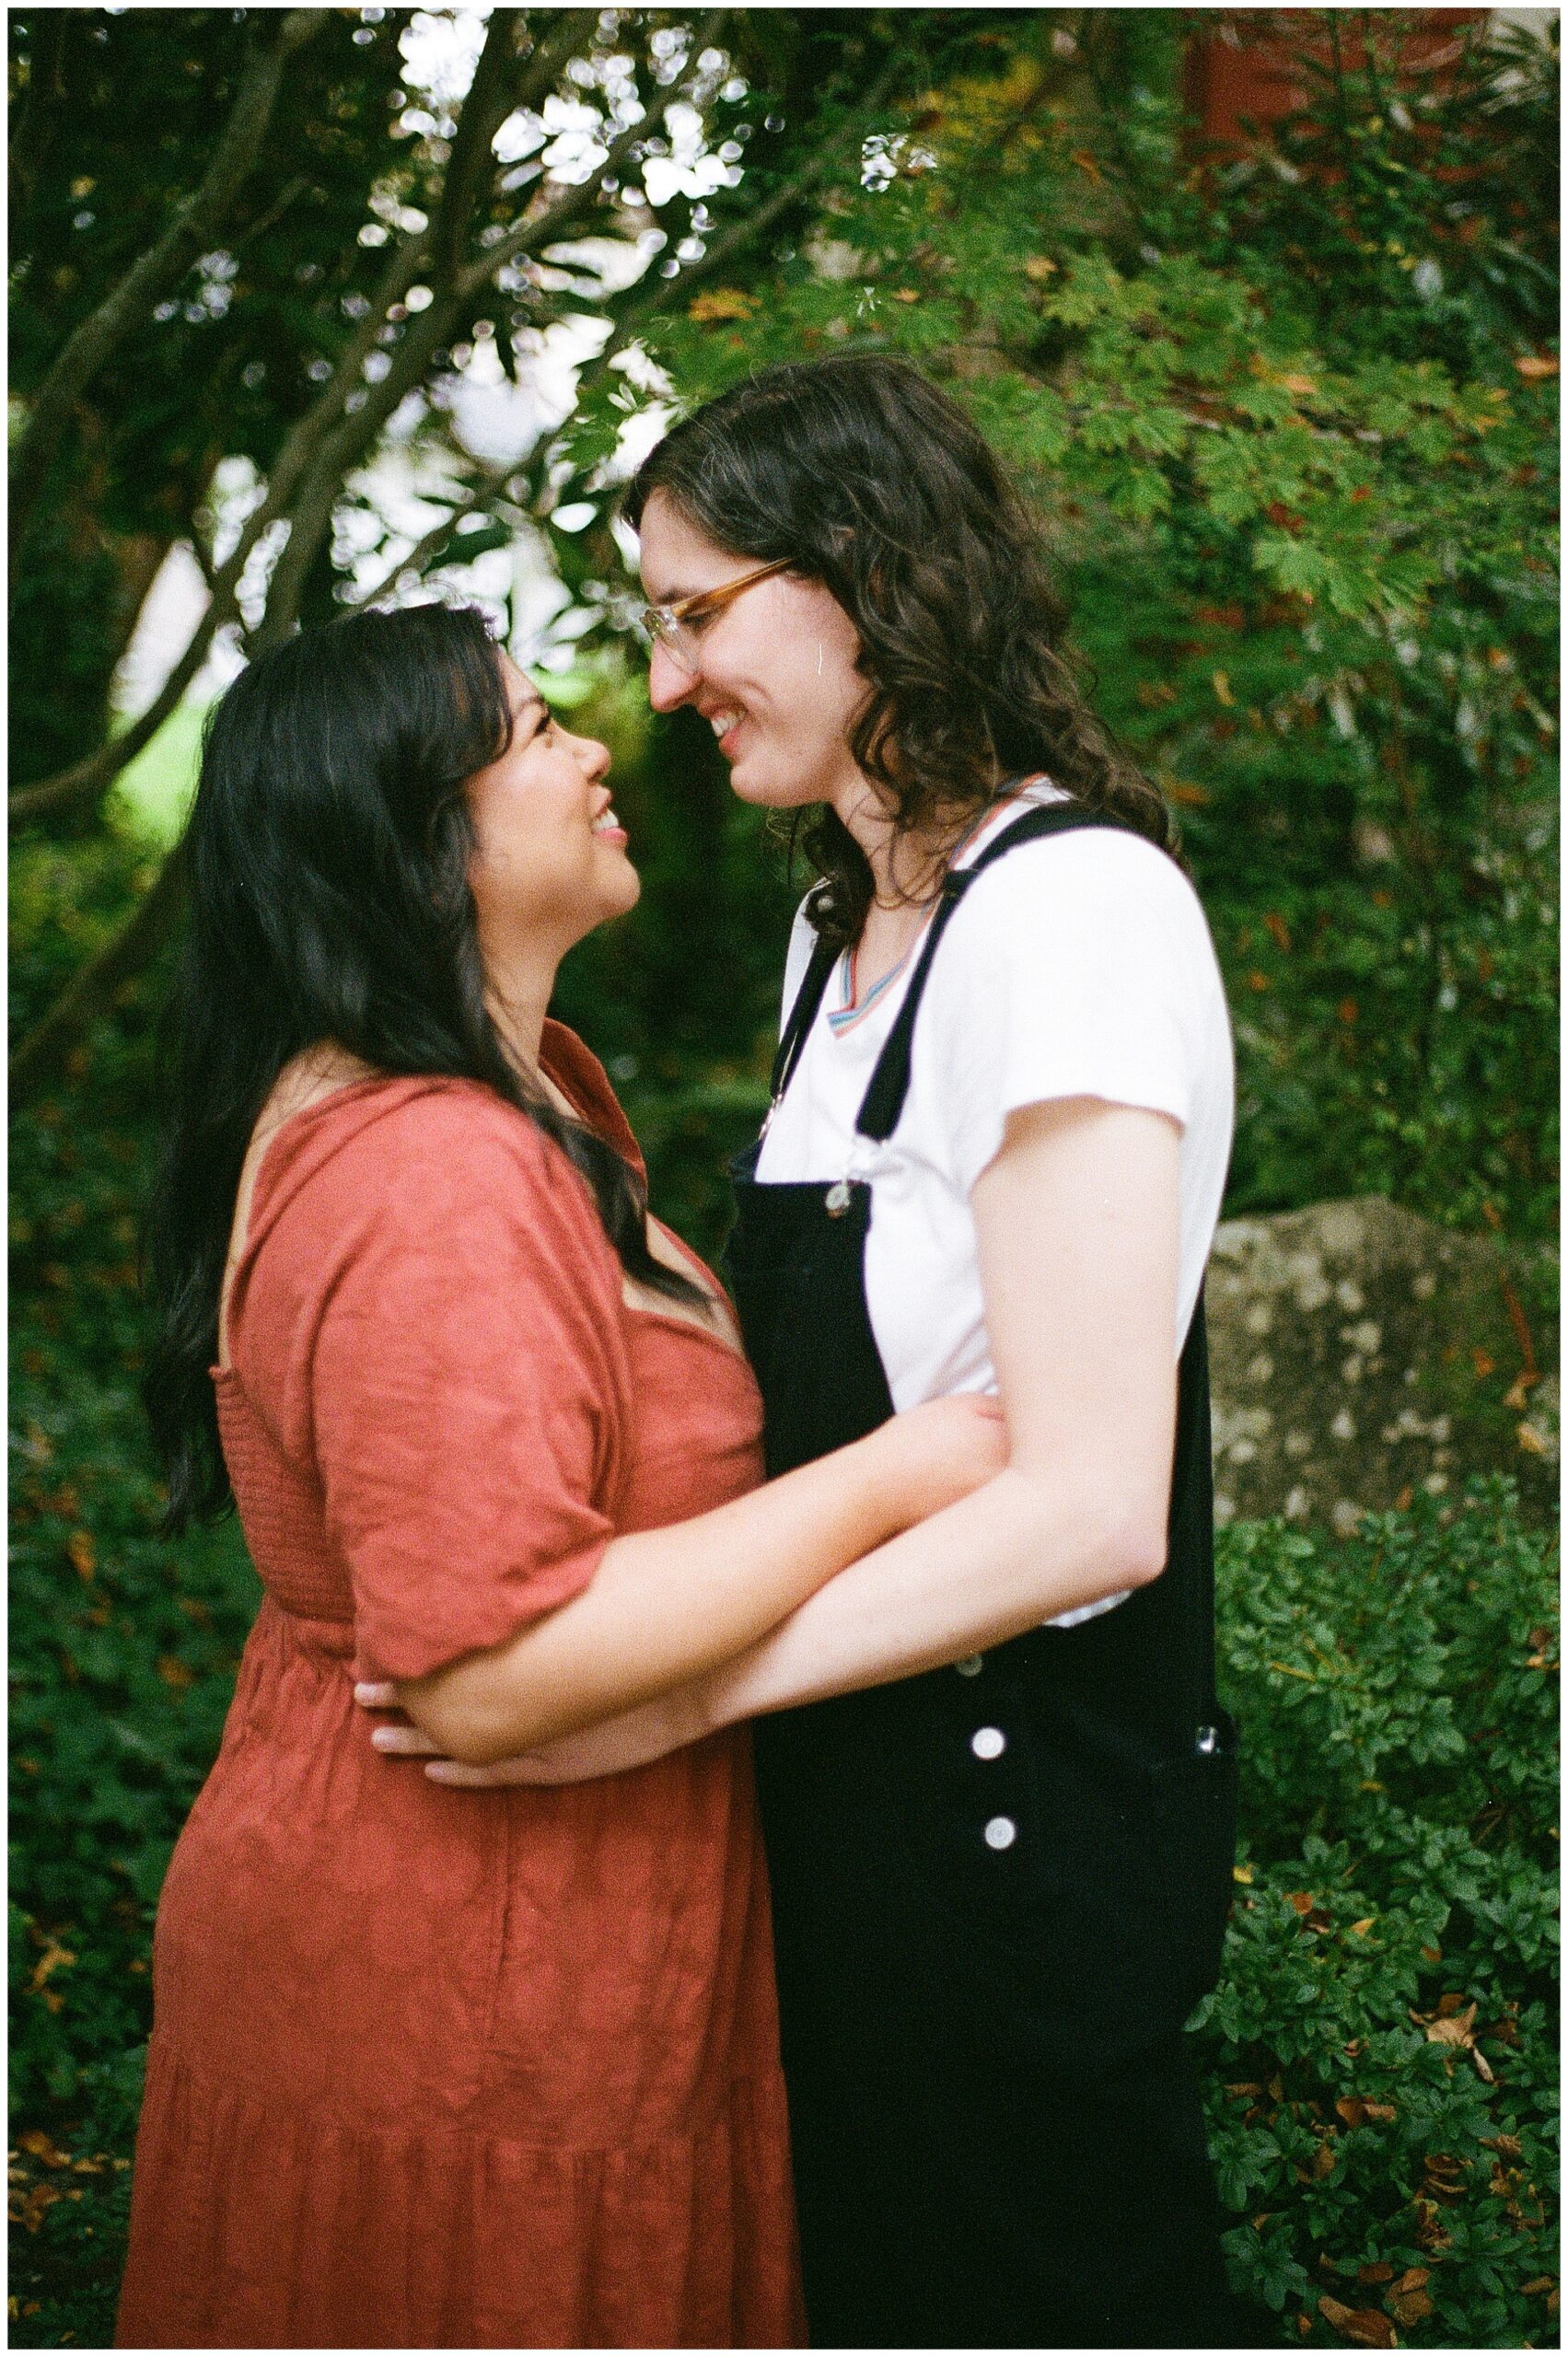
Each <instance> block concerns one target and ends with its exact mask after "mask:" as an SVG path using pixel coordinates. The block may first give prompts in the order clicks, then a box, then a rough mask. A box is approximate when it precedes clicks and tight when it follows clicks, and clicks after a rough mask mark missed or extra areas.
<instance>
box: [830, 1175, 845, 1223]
mask: <svg viewBox="0 0 1568 2357" xmlns="http://www.w3.org/2000/svg"><path fill="white" fill-rule="evenodd" d="M824 1208H825V1209H826V1211H827V1213H828V1217H829V1218H830V1219H842V1217H843V1215H844V1213H845V1212H847V1211H848V1209H849V1180H848V1179H835V1181H834V1183H833V1184H832V1186H830V1188H829V1190H828V1192H827V1197H826V1199H825V1204H824Z"/></svg>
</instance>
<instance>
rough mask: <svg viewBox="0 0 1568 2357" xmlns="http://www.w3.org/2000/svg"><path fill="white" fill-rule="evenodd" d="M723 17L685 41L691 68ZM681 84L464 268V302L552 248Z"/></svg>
mask: <svg viewBox="0 0 1568 2357" xmlns="http://www.w3.org/2000/svg"><path fill="white" fill-rule="evenodd" d="M728 14H729V11H728V10H727V9H726V8H715V9H714V11H713V13H712V14H711V15H710V16H708V17H704V19H703V23H702V24H701V25H700V26H699V27H698V29H697V30H696V32H695V33H694V34H693V35H692V38H691V51H690V52H689V53H690V56H691V62H692V63H693V64H695V62H696V60H697V59H698V58H699V57H700V56H701V55H702V53H703V50H704V49H708V48H711V47H712V46H713V43H714V41H715V40H716V39H717V38H718V35H719V34H720V33H721V32H722V31H723V30H724V27H725V22H726V17H728ZM685 78H686V77H685V75H684V74H681V75H677V76H676V77H675V78H674V79H673V80H672V81H670V82H669V83H668V84H667V85H666V87H664V88H663V89H662V90H659V91H657V92H656V94H655V96H654V97H653V98H652V99H650V100H649V103H648V108H647V111H646V113H645V114H644V116H643V117H642V119H641V121H640V122H634V123H631V124H629V125H628V127H627V128H626V130H624V131H623V132H622V133H621V135H620V137H619V138H618V139H614V140H612V141H611V142H610V148H609V151H608V153H607V154H606V156H605V158H604V161H603V163H602V164H600V165H598V167H597V168H596V169H595V170H594V172H593V173H592V174H591V175H590V177H589V178H588V179H587V180H583V181H582V182H580V183H579V185H578V186H576V187H575V188H573V189H570V190H568V192H567V193H566V194H565V195H564V196H562V197H558V198H557V199H556V201H555V203H553V204H550V205H547V206H546V207H545V209H544V211H543V212H542V213H536V214H532V215H529V216H528V218H527V219H526V220H523V221H519V222H518V224H517V226H516V228H514V229H512V230H510V231H508V233H507V235H506V236H505V238H498V239H497V240H496V242H495V244H494V246H492V247H491V248H490V250H489V251H488V252H487V253H485V254H483V255H482V256H481V258H480V260H479V261H475V262H470V265H469V267H468V269H467V270H466V271H464V272H463V273H462V276H461V278H460V279H459V287H460V290H461V294H462V297H463V300H464V301H465V302H470V301H471V300H472V298H473V296H475V295H477V294H478V293H479V291H480V289H481V288H482V286H484V285H485V284H487V282H488V281H489V280H490V279H492V278H494V275H495V273H496V272H497V271H498V270H501V269H503V268H504V267H505V264H506V263H507V262H509V261H520V260H521V259H523V258H524V257H525V256H527V255H529V254H536V253H538V252H539V251H540V250H541V248H543V247H545V246H551V245H554V244H556V243H557V242H558V241H559V239H560V238H561V236H562V233H563V231H564V230H565V229H567V228H569V227H570V226H571V225H572V223H573V222H574V221H575V220H577V219H579V218H580V216H581V215H583V214H585V213H587V211H588V210H589V209H590V208H591V207H592V206H593V205H594V204H596V203H598V192H599V183H600V181H601V180H604V179H606V178H607V177H608V176H610V175H611V174H614V173H617V172H619V170H620V168H621V165H622V164H623V163H624V161H625V160H626V157H628V156H629V155H630V154H631V152H632V150H633V147H635V146H636V145H638V143H639V142H640V141H642V140H645V139H648V138H651V137H652V135H653V134H654V133H655V132H656V130H657V129H658V126H659V124H660V123H661V122H663V121H664V118H665V116H666V115H667V114H668V111H669V109H670V108H671V107H672V106H673V105H674V103H675V101H676V99H678V98H679V97H680V95H681V93H682V90H683V87H684V85H685Z"/></svg>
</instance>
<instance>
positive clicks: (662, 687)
mask: <svg viewBox="0 0 1568 2357" xmlns="http://www.w3.org/2000/svg"><path fill="white" fill-rule="evenodd" d="M696 684H697V682H696V680H695V679H693V678H692V676H691V672H690V671H684V670H682V669H681V667H680V665H679V663H678V662H677V661H676V659H675V657H674V656H673V655H672V654H671V653H670V651H669V649H668V647H667V646H663V645H658V644H656V645H655V647H654V651H653V655H652V657H651V659H650V661H649V664H648V702H650V703H651V704H652V706H653V708H654V710H655V711H656V712H674V711H675V710H676V709H677V707H678V706H679V705H680V704H683V703H684V702H686V700H687V698H688V697H689V696H690V694H691V691H692V689H693V688H694V687H695V686H696Z"/></svg>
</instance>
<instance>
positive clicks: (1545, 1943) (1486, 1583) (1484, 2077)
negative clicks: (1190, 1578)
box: [1195, 1482, 1558, 2348]
mask: <svg viewBox="0 0 1568 2357" xmlns="http://www.w3.org/2000/svg"><path fill="white" fill-rule="evenodd" d="M1220 1588H1221V1628H1220V1652H1221V1683H1222V1688H1223V1689H1224V1690H1225V1694H1226V1698H1227V1700H1228V1701H1230V1702H1231V1704H1232V1706H1233V1708H1234V1709H1235V1710H1236V1712H1237V1715H1238V1717H1239V1718H1240V1720H1241V1723H1242V1734H1243V1797H1242V1813H1243V1831H1242V1842H1241V1850H1240V1854H1241V1857H1242V1859H1243V1861H1244V1864H1242V1865H1241V1866H1240V1868H1239V1869H1238V1872H1237V1910H1236V1912H1235V1914H1234V1916H1233V1919H1232V1925H1231V1931H1230V1936H1229V1940H1228V1943H1227V1947H1226V1956H1225V1979H1224V1980H1223V1982H1222V1984H1221V1986H1220V1988H1219V1989H1218V1991H1216V1992H1215V1993H1214V1995H1213V1996H1212V1997H1209V1998H1206V1999H1205V2000H1204V2002H1203V2003H1202V2005H1201V2006H1200V2008H1199V2011H1198V2014H1197V2015H1196V2016H1195V2022H1196V2024H1197V2025H1198V2027H1199V2032H1200V2041H1201V2045H1202V2051H1203V2056H1204V2061H1205V2065H1206V2067H1207V2068H1208V2070H1209V2071H1210V2072H1211V2073H1212V2093H1211V2101H1210V2125H1211V2134H1212V2141H1213V2149H1214V2159H1215V2164H1216V2167H1217V2170H1218V2174H1219V2181H1220V2189H1221V2193H1222V2197H1223V2199H1224V2200H1225V2203H1226V2204H1227V2206H1228V2207H1229V2208H1230V2209H1231V2210H1232V2211H1234V2212H1244V2213H1246V2215H1245V2223H1237V2225H1236V2227H1235V2228H1234V2229H1233V2231H1232V2232H1231V2233H1230V2234H1229V2235H1228V2236H1227V2249H1228V2253H1229V2257H1230V2260H1231V2265H1232V2270H1233V2275H1234V2277H1235V2280H1236V2282H1237V2288H1238V2289H1240V2290H1242V2291H1244V2292H1245V2293H1248V2294H1249V2295H1250V2296H1252V2297H1254V2298H1256V2299H1259V2300H1261V2301H1263V2302H1265V2303H1266V2304H1267V2305H1269V2306H1270V2307H1272V2308H1273V2309H1275V2310H1276V2311H1282V2312H1285V2313H1287V2314H1288V2316H1291V2317H1293V2318H1298V2319H1300V2321H1299V2322H1298V2323H1297V2324H1296V2326H1295V2333H1294V2335H1293V2337H1294V2338H1297V2339H1309V2340H1313V2341H1319V2342H1329V2343H1330V2344H1333V2345H1337V2344H1338V2343H1339V2342H1340V2340H1341V2339H1342V2335H1343V2333H1344V2330H1345V2312H1346V2311H1349V2312H1351V2313H1352V2315H1353V2316H1356V2317H1357V2318H1358V2325H1357V2328H1356V2329H1354V2330H1353V2331H1352V2332H1351V2334H1350V2337H1351V2338H1352V2339H1353V2340H1360V2341H1363V2342H1364V2343H1365V2344H1366V2345H1374V2346H1376V2345H1382V2346H1391V2345H1392V2340H1391V2339H1390V2338H1385V2339H1383V2340H1381V2341H1379V2340H1378V2339H1377V2335H1378V2334H1379V2333H1381V2334H1383V2335H1385V2336H1388V2335H1390V2334H1391V2332H1392V2330H1393V2329H1395V2328H1397V2329H1398V2332H1399V2336H1400V2340H1401V2342H1405V2343H1408V2344H1409V2345H1412V2346H1415V2347H1418V2348H1420V2347H1427V2348H1456V2347H1462V2348H1514V2347H1517V2346H1519V2345H1520V2344H1521V2342H1528V2343H1534V2344H1536V2345H1538V2346H1539V2345H1540V2343H1541V2342H1542V2341H1543V2340H1548V2339H1551V2338H1554V2335H1553V2334H1552V2331H1551V2313H1552V2311H1550V2310H1549V2308H1548V2305H1547V2295H1548V2294H1549V2293H1553V2295H1554V2284H1555V2269H1556V2252H1555V2243H1554V2239H1553V2236H1554V2223H1555V2186H1556V2158H1555V2154H1556V2084H1557V2050H1556V2035H1555V2029H1556V2004H1555V1995H1554V1991H1555V1986H1556V1973H1555V1967H1556V1961H1557V1945H1558V1928H1557V1913H1556V1869H1557V1837H1556V1830H1555V1814H1556V1807H1557V1802H1556V1791H1557V1782H1556V1776H1557V1769H1556V1731H1557V1676H1556V1672H1557V1666H1558V1665H1557V1635H1556V1577H1555V1565H1554V1562H1553V1550H1552V1549H1551V1546H1550V1544H1549V1543H1548V1542H1547V1541H1546V1540H1545V1539H1544V1538H1542V1537H1540V1536H1539V1534H1536V1533H1533V1532H1529V1531H1527V1530H1525V1529H1524V1528H1522V1527H1520V1525H1519V1523H1518V1522H1517V1520H1516V1512H1515V1504H1514V1500H1513V1497H1512V1493H1511V1492H1510V1491H1509V1490H1508V1488H1507V1486H1506V1485H1505V1484H1504V1483H1501V1482H1493V1483H1490V1484H1485V1485H1481V1484H1478V1485H1476V1486H1475V1487H1473V1488H1472V1490H1471V1491H1470V1492H1469V1495H1468V1496H1467V1498H1466V1500H1465V1502H1464V1504H1463V1505H1462V1506H1461V1507H1460V1509H1459V1510H1458V1513H1454V1512H1452V1511H1451V1510H1450V1511H1447V1512H1446V1511H1444V1510H1442V1509H1440V1508H1438V1507H1437V1506H1435V1505H1434V1504H1433V1503H1432V1502H1431V1501H1423V1504H1421V1505H1420V1506H1419V1507H1418V1509H1417V1510H1416V1511H1415V1512H1414V1513H1413V1514H1411V1515H1385V1516H1378V1517H1369V1518H1368V1519H1366V1520H1365V1522H1364V1523H1363V1525H1362V1527H1361V1528H1360V1530H1359V1532H1358V1533H1357V1535H1356V1537H1355V1538H1354V1539H1353V1540H1352V1541H1350V1542H1348V1543H1333V1544H1325V1543H1321V1542H1318V1541H1315V1540H1313V1539H1311V1538H1305V1537H1303V1536H1301V1535H1300V1534H1299V1533H1293V1532H1290V1531H1288V1530H1286V1529H1285V1528H1283V1527H1282V1526H1281V1525H1279V1524H1277V1523H1252V1524H1240V1525H1237V1526H1236V1527H1233V1528H1232V1529H1231V1530H1229V1531H1227V1532H1226V1533H1225V1534H1224V1536H1223V1538H1222V1541H1221V1570H1220ZM1527 2287H1530V2288H1527ZM1366 2311H1373V2312H1375V2313H1374V2315H1373V2317H1372V2322H1371V2327H1370V2337H1369V2330H1368V2327H1367V2325H1366V2323H1365V2312H1366ZM1378 2318H1381V2323H1380V2324H1379V2322H1378Z"/></svg>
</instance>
